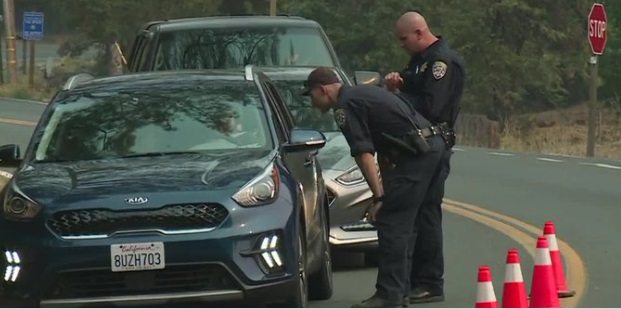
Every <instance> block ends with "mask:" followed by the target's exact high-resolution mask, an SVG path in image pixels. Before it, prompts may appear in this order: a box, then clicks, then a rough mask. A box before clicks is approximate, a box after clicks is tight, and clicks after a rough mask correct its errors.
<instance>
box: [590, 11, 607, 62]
mask: <svg viewBox="0 0 621 309" xmlns="http://www.w3.org/2000/svg"><path fill="white" fill-rule="evenodd" d="M607 23H608V19H607V18H606V11H605V10H604V5H603V4H600V3H594V4H593V6H592V7H591V12H590V13H589V43H590V44H591V51H593V54H595V55H601V54H603V53H604V49H605V48H606V41H608V27H607Z"/></svg>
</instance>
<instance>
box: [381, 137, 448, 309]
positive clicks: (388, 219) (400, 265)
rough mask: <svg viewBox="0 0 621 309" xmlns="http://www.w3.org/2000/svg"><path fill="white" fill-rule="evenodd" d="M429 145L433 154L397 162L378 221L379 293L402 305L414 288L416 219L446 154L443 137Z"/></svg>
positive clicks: (385, 191) (386, 183)
mask: <svg viewBox="0 0 621 309" xmlns="http://www.w3.org/2000/svg"><path fill="white" fill-rule="evenodd" d="M428 142H429V145H430V146H431V148H432V151H431V152H428V153H426V154H422V155H419V156H416V157H409V158H407V159H403V160H399V162H395V163H396V166H395V167H394V169H393V170H392V171H391V173H390V175H389V176H388V177H382V178H383V181H384V202H383V206H382V208H381V209H380V211H379V212H378V214H377V217H376V222H375V226H376V227H377V234H378V243H379V248H378V249H379V265H378V274H377V283H376V289H377V292H376V293H377V296H379V297H381V298H383V299H385V300H388V301H390V302H394V303H398V304H400V303H401V302H402V301H403V298H404V297H405V296H406V295H407V293H408V292H409V289H410V288H409V281H410V280H409V274H410V268H411V267H410V265H412V260H411V259H412V253H413V251H414V247H415V243H416V238H417V230H418V227H417V224H418V223H419V221H418V220H416V218H417V216H418V213H419V211H420V208H421V205H422V203H423V201H424V200H425V198H426V194H427V192H428V189H429V185H430V183H431V180H432V178H433V176H434V174H435V173H436V171H437V169H438V166H439V164H440V162H441V159H442V157H443V156H444V152H445V147H444V144H443V141H442V139H441V138H440V137H433V138H430V139H429V140H428Z"/></svg>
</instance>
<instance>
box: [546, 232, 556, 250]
mask: <svg viewBox="0 0 621 309" xmlns="http://www.w3.org/2000/svg"><path fill="white" fill-rule="evenodd" d="M546 238H547V239H548V248H549V249H550V251H558V244H557V243H556V235H554V234H549V235H546Z"/></svg>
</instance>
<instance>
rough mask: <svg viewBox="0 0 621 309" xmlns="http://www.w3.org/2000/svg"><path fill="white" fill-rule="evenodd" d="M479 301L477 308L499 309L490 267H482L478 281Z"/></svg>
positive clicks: (476, 304)
mask: <svg viewBox="0 0 621 309" xmlns="http://www.w3.org/2000/svg"><path fill="white" fill-rule="evenodd" d="M477 281H478V282H477V300H476V303H475V304H474V307H475V308H498V302H497V301H496V293H494V284H493V283H492V272H491V271H490V269H489V266H487V265H485V266H480V267H479V275H478V280H477Z"/></svg>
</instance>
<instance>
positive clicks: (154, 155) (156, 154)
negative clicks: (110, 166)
mask: <svg viewBox="0 0 621 309" xmlns="http://www.w3.org/2000/svg"><path fill="white" fill-rule="evenodd" d="M183 154H202V153H201V152H198V151H169V152H165V151H164V152H161V151H158V152H145V153H136V154H129V155H124V156H118V157H114V158H115V159H119V158H140V157H161V156H172V155H183Z"/></svg>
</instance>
